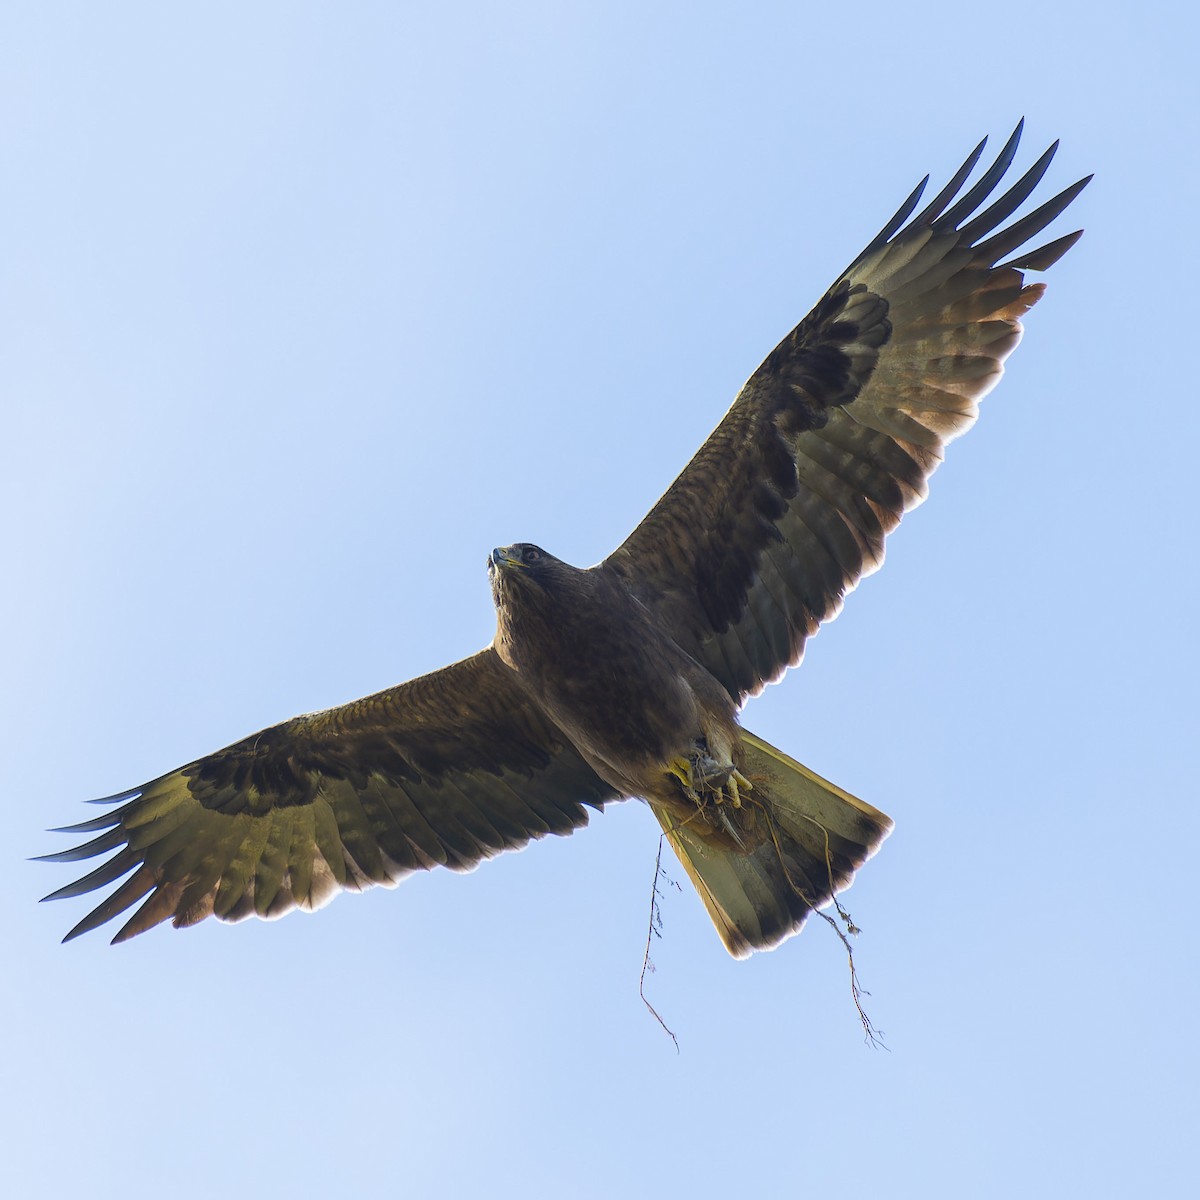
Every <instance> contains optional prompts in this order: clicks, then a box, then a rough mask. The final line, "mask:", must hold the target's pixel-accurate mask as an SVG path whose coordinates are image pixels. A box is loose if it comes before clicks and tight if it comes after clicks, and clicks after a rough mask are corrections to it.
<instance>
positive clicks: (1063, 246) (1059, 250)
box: [1000, 229, 1083, 271]
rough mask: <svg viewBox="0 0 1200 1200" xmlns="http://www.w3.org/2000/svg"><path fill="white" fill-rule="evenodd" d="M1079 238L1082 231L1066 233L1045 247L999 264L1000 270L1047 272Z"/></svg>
mask: <svg viewBox="0 0 1200 1200" xmlns="http://www.w3.org/2000/svg"><path fill="white" fill-rule="evenodd" d="M1081 237H1083V230H1082V229H1076V230H1075V232H1074V233H1068V234H1066V235H1065V236H1063V237H1060V238H1056V239H1055V240H1054V241H1052V242H1047V243H1046V245H1044V246H1039V247H1038V249H1036V250H1031V251H1030V252H1029V253H1028V254H1018V255H1017V257H1016V258H1010V259H1009V260H1008V262H1003V263H1001V264H1000V268H1004V267H1016V268H1017V269H1018V270H1025V271H1048V270H1049V269H1050V268H1051V267H1052V266H1054V264H1055V263H1056V262H1058V260H1059V259H1060V258H1062V256H1063V255H1064V254H1066V252H1067V251H1068V250H1070V248H1071V247H1072V246H1073V245H1075V243H1076V242H1077V241H1079V239H1080V238H1081Z"/></svg>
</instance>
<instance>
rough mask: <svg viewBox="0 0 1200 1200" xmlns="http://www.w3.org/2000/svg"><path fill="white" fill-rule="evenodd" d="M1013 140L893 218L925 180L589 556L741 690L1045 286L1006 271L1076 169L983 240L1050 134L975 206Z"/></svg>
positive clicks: (971, 407) (1010, 205)
mask: <svg viewBox="0 0 1200 1200" xmlns="http://www.w3.org/2000/svg"><path fill="white" fill-rule="evenodd" d="M1020 134H1021V125H1018V126H1017V129H1016V131H1015V132H1014V133H1013V135H1012V137H1011V138H1010V139H1009V141H1008V143H1007V144H1006V145H1005V147H1004V149H1003V150H1002V151H1001V153H1000V156H999V158H998V159H997V160H996V162H995V163H994V164H993V165H992V166H991V167H990V168H989V169H988V170H987V171H986V172H985V173H984V174H983V176H982V177H981V178H980V179H979V181H978V182H977V183H976V184H974V186H972V187H971V188H970V189H969V190H968V191H966V192H965V193H964V195H963V196H962V197H961V198H960V199H957V200H956V199H955V197H956V196H957V194H958V192H959V190H960V188H962V186H963V184H964V183H965V181H966V179H967V177H968V176H969V175H970V173H971V171H972V170H973V168H974V166H975V164H976V162H977V161H978V159H979V156H980V154H981V153H982V151H983V147H984V144H985V142H986V139H985V140H984V142H981V143H980V144H979V145H978V146H977V147H976V148H975V151H974V152H973V153H972V154H971V156H970V157H969V158H968V159H967V161H966V162H965V163H964V164H963V165H962V167H961V168H960V169H959V171H958V172H957V173H956V174H955V176H954V178H953V179H952V180H951V181H950V183H949V184H948V185H947V186H946V187H945V188H944V189H943V190H942V191H941V192H940V193H939V195H938V196H937V197H936V198H935V199H934V200H933V201H932V202H931V203H930V204H929V205H928V207H926V208H925V209H923V210H922V211H921V212H920V213H918V214H917V215H916V216H915V217H912V219H911V220H908V218H909V217H910V216H911V214H912V212H913V211H914V209H915V208H916V206H917V202H918V200H919V199H920V196H921V193H922V190H923V189H924V187H925V183H927V182H928V177H926V180H925V181H923V182H922V183H921V184H920V185H919V186H918V187H917V189H916V190H915V191H914V192H913V194H912V195H911V196H909V198H908V200H907V201H906V202H905V204H904V205H903V207H902V208H901V209H900V211H899V212H898V213H897V214H896V215H895V217H893V218H892V220H891V221H890V222H889V223H888V224H887V226H886V227H885V228H884V229H883V230H882V231H881V232H880V234H879V236H878V237H876V238H875V240H874V241H872V242H871V244H870V245H869V246H868V247H867V248H866V249H865V250H864V251H863V252H862V254H860V255H859V257H858V258H857V259H856V260H855V261H854V263H853V264H852V265H851V266H850V267H849V268H848V269H847V270H846V272H845V273H844V274H843V275H842V277H841V278H840V279H839V280H838V281H837V282H836V283H835V284H834V285H833V287H832V288H830V290H829V291H828V292H827V293H826V294H825V296H824V298H823V299H822V300H821V301H820V303H819V304H818V305H817V306H816V308H814V309H813V311H812V312H811V313H809V315H808V316H807V317H805V319H804V320H803V321H802V322H801V323H800V324H799V325H798V326H797V327H796V328H795V329H794V330H793V331H792V332H791V333H790V334H788V336H787V337H786V338H784V340H783V341H782V342H781V343H780V344H779V345H778V346H777V347H776V348H775V350H773V351H772V353H771V354H770V356H769V357H768V358H767V360H766V361H765V362H764V363H763V364H762V366H761V367H759V369H758V370H757V371H755V373H754V374H753V375H752V376H751V377H750V380H749V381H748V382H747V383H746V385H745V387H744V388H743V389H742V391H741V393H740V394H739V395H738V398H737V400H736V401H735V402H734V405H733V407H732V408H731V409H730V410H729V412H728V413H727V414H726V416H725V418H724V420H722V422H721V424H720V425H718V426H717V428H716V430H715V431H714V432H713V434H712V436H711V437H710V438H709V439H708V441H707V442H705V444H704V446H703V447H702V448H701V449H700V451H699V452H698V453H697V454H696V456H695V458H693V459H692V461H691V462H690V463H689V464H688V465H687V467H686V468H685V469H684V471H683V473H682V474H681V475H680V476H679V478H678V479H676V480H675V482H674V483H673V484H672V485H671V487H670V488H669V490H668V491H667V492H666V494H665V495H664V496H663V497H662V499H661V500H660V501H659V502H658V503H657V504H656V505H655V507H654V508H653V509H652V510H651V512H650V513H649V515H648V516H647V517H646V518H645V520H644V521H642V523H641V524H640V525H639V526H638V527H637V529H636V530H634V532H633V533H632V534H631V535H630V537H629V538H628V540H627V541H626V542H625V543H624V544H623V545H622V546H621V547H620V548H619V549H618V550H616V551H615V553H613V554H612V555H611V556H610V557H609V558H608V559H606V560H605V562H604V563H603V564H602V569H604V570H608V571H614V572H616V573H618V574H619V575H620V576H622V578H623V579H624V580H625V582H626V583H627V584H628V585H629V586H631V587H632V588H633V589H634V590H635V591H636V592H637V593H638V594H639V595H640V596H641V597H642V599H643V600H644V601H646V602H647V603H648V604H650V605H651V607H653V608H654V609H656V610H657V611H658V613H659V615H660V617H661V618H662V620H663V621H664V622H665V623H666V625H667V626H668V628H670V629H671V630H672V634H673V636H674V637H675V638H676V640H677V641H679V642H680V644H681V645H683V646H684V648H685V649H687V650H688V651H689V652H690V653H691V654H692V655H693V656H694V657H696V658H697V659H698V660H699V661H700V662H702V663H703V664H704V665H705V666H706V667H707V668H708V669H709V670H710V671H711V672H712V673H713V674H714V675H716V676H717V678H718V679H720V680H721V681H722V683H724V685H725V686H726V688H728V690H729V692H730V693H731V695H733V696H735V697H736V698H738V699H739V700H740V699H743V698H744V697H746V696H748V695H753V694H755V693H756V692H758V691H760V690H761V689H762V687H763V686H764V685H765V684H766V683H768V682H770V681H772V680H774V679H777V678H778V677H779V676H780V675H781V674H782V673H783V671H784V670H786V668H787V667H789V666H791V665H793V664H795V663H796V662H798V661H799V660H800V656H801V655H802V653H803V650H804V643H805V640H806V639H807V638H808V637H810V636H811V635H812V634H813V633H815V632H816V629H817V627H818V625H820V624H821V622H823V621H828V620H830V619H831V618H832V617H834V616H836V615H837V613H838V611H839V610H840V608H841V605H842V600H843V597H844V596H845V594H846V593H847V592H848V591H850V590H851V589H852V588H853V587H854V586H855V584H856V583H857V582H858V580H859V579H861V578H862V577H863V576H864V575H866V574H868V573H870V572H871V571H874V570H875V569H876V568H878V567H879V565H880V564H881V563H882V561H883V549H884V538H885V536H886V535H887V534H888V533H889V532H890V531H891V530H892V529H893V528H895V526H896V524H897V523H898V522H899V520H900V517H901V514H902V513H904V511H905V510H906V509H908V508H911V507H913V506H914V505H915V504H917V503H919V502H920V501H921V500H922V499H923V498H924V496H925V492H926V484H927V481H928V479H929V476H930V475H931V474H932V473H933V471H934V470H935V469H936V467H937V466H938V464H939V463H940V461H941V458H942V450H943V447H944V446H945V445H946V443H947V442H949V441H950V440H951V439H952V438H954V437H957V436H958V435H959V434H961V433H963V432H964V431H965V430H967V429H968V428H970V426H971V425H972V424H973V423H974V421H975V417H976V415H977V412H978V410H977V407H976V406H977V403H978V401H979V400H980V398H981V397H982V396H983V395H984V394H985V393H986V392H988V391H989V390H990V389H991V388H992V387H993V386H994V385H995V384H996V382H997V380H998V379H999V378H1000V374H1001V371H1002V365H1001V364H1002V363H1003V361H1004V359H1005V358H1006V357H1007V356H1008V354H1009V353H1010V352H1011V351H1012V349H1013V347H1014V346H1016V344H1017V342H1018V341H1019V340H1020V337H1021V325H1020V320H1019V318H1020V317H1021V316H1022V315H1023V314H1024V313H1025V312H1026V311H1028V309H1029V308H1030V307H1031V306H1032V305H1033V304H1034V303H1035V302H1036V301H1037V300H1038V299H1039V297H1040V296H1041V294H1042V291H1043V290H1044V287H1043V285H1041V284H1033V285H1025V283H1024V277H1023V275H1022V273H1021V272H1022V270H1023V269H1030V270H1045V269H1046V268H1047V267H1049V266H1051V265H1052V264H1053V263H1054V262H1055V261H1056V260H1057V259H1058V258H1059V257H1060V256H1061V255H1063V254H1064V253H1065V252H1066V251H1067V250H1068V249H1070V247H1071V246H1072V245H1073V244H1074V243H1075V241H1076V240H1077V239H1078V238H1079V236H1080V233H1078V232H1076V233H1072V234H1068V235H1067V236H1066V237H1061V238H1059V239H1057V240H1056V241H1053V242H1050V243H1048V244H1047V245H1043V246H1041V247H1039V248H1038V249H1035V250H1024V249H1022V247H1024V246H1025V245H1026V244H1027V243H1028V242H1029V241H1030V240H1031V239H1033V238H1036V236H1037V235H1038V234H1039V233H1040V232H1041V231H1042V229H1044V228H1045V227H1046V226H1047V225H1048V224H1049V223H1050V222H1051V221H1052V220H1053V219H1054V218H1055V217H1056V216H1058V214H1059V213H1061V212H1062V210H1063V209H1064V208H1066V206H1067V205H1068V204H1070V202H1071V201H1072V200H1073V199H1074V198H1075V197H1076V196H1077V195H1078V194H1079V192H1080V191H1081V190H1082V189H1083V187H1084V186H1085V185H1086V184H1087V182H1088V180H1087V179H1084V180H1081V181H1080V182H1079V183H1076V184H1074V185H1073V186H1072V187H1069V188H1067V189H1066V190H1065V191H1063V192H1060V193H1059V194H1058V195H1057V196H1055V197H1053V198H1052V199H1050V200H1048V201H1047V202H1046V203H1045V204H1043V205H1042V206H1041V207H1040V208H1037V209H1036V210H1035V211H1033V212H1031V213H1030V214H1029V215H1028V216H1025V217H1023V218H1021V219H1020V220H1017V221H1015V222H1014V223H1012V224H1011V225H1009V226H1008V227H1007V228H1002V229H1000V230H999V232H995V231H996V230H997V229H998V227H1000V226H1002V225H1003V223H1004V222H1005V221H1007V220H1008V218H1009V217H1011V216H1012V214H1013V212H1015V210H1016V209H1017V208H1018V207H1019V206H1020V205H1021V204H1022V203H1023V202H1024V200H1025V199H1026V198H1027V197H1028V196H1029V195H1030V194H1031V193H1032V191H1033V190H1034V188H1035V187H1036V186H1037V184H1038V182H1039V180H1040V179H1041V178H1042V176H1043V174H1044V173H1045V171H1046V168H1047V167H1048V166H1049V164H1050V160H1051V158H1052V157H1053V156H1054V152H1055V150H1056V149H1057V146H1058V143H1057V142H1056V143H1055V144H1054V145H1053V146H1051V147H1050V149H1049V150H1047V151H1046V153H1045V154H1043V155H1042V157H1041V158H1040V159H1038V161H1037V162H1036V163H1035V164H1034V165H1033V167H1032V168H1030V170H1029V171H1028V172H1027V173H1026V174H1025V175H1024V176H1022V177H1021V179H1019V180H1018V181H1017V182H1016V183H1015V184H1013V186H1012V187H1011V189H1010V190H1009V191H1007V192H1006V193H1004V194H1003V195H1001V196H1000V197H999V199H997V200H996V201H995V202H994V203H993V204H992V205H991V206H990V207H988V208H986V209H984V211H982V212H979V213H977V212H976V210H977V209H978V208H979V207H980V205H982V204H983V203H984V202H985V200H986V199H987V198H988V196H989V195H990V194H991V193H992V191H993V190H994V189H995V188H996V186H997V184H998V183H999V181H1000V179H1001V177H1002V176H1003V175H1004V174H1005V172H1006V171H1007V169H1008V167H1009V165H1010V163H1011V162H1012V159H1013V155H1014V154H1015V152H1016V148H1017V143H1018V141H1019V139H1020ZM1089 178H1090V177H1089ZM905 221H908V223H907V224H904V222H905ZM902 226H903V228H901V227H902ZM897 231H898V232H897ZM1010 255H1015V257H1012V258H1009V257H1008V256H1010ZM1006 258H1007V259H1008V261H1007V262H1001V260H1003V259H1006ZM998 263H999V264H1001V265H999V266H998V265H996V264H998Z"/></svg>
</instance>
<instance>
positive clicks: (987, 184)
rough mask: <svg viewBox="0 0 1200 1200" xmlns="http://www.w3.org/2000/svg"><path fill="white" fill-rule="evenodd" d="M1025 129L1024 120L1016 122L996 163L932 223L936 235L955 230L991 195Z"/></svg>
mask: <svg viewBox="0 0 1200 1200" xmlns="http://www.w3.org/2000/svg"><path fill="white" fill-rule="evenodd" d="M1024 128H1025V118H1024V117H1022V118H1021V119H1020V120H1019V121H1018V122H1017V127H1016V129H1014V130H1013V131H1012V133H1011V134H1010V135H1009V139H1008V141H1007V142H1005V143H1004V145H1003V147H1002V148H1001V150H1000V153H999V154H998V155H996V161H995V162H994V163H992V165H991V166H990V167H988V169H987V170H986V171H984V173H983V174H982V175H981V176H980V177H979V181H978V182H977V183H976V184H975V186H974V187H972V188H971V189H970V191H968V192H965V193H964V194H963V196H962V198H961V199H960V200H959V201H958V202H957V203H956V204H954V205H952V206H951V207H950V208H948V209H947V210H946V211H945V212H944V213H942V215H941V216H940V217H938V219H937V220H936V221H934V222H933V228H934V230H935V231H936V232H938V233H944V232H945V231H946V230H949V229H955V228H957V226H958V223H959V221H961V220H963V218H964V217H968V216H970V214H971V213H973V212H974V211H975V209H976V208H977V207H978V205H979V204H980V202H981V201H982V200H983V199H984V198H985V197H986V196H988V195H990V194H991V191H992V189H993V188H994V187H995V186H996V184H997V183H999V182H1000V180H1001V179H1002V178H1003V177H1004V173H1005V172H1006V171H1007V170H1008V168H1009V167H1010V166H1012V160H1013V159H1014V158H1015V157H1016V153H1017V146H1018V145H1019V144H1020V142H1021V133H1022V131H1023V130H1024Z"/></svg>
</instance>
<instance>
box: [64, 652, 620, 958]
mask: <svg viewBox="0 0 1200 1200" xmlns="http://www.w3.org/2000/svg"><path fill="white" fill-rule="evenodd" d="M615 796H616V793H615V792H614V791H613V789H612V788H611V787H609V786H608V785H607V784H605V783H603V782H602V781H601V780H600V778H599V777H598V776H597V775H596V774H595V773H594V772H593V771H592V769H591V768H590V767H589V766H588V765H587V764H586V763H585V762H584V761H583V759H582V758H580V757H579V755H578V753H577V752H576V751H575V749H574V748H573V747H572V746H571V745H570V744H569V743H568V742H567V741H566V739H565V737H564V736H563V734H562V733H561V732H560V731H559V730H558V729H557V728H556V727H555V726H554V725H553V724H551V723H550V722H549V721H548V720H547V719H546V718H545V717H544V716H542V715H541V714H540V713H539V712H538V711H537V710H536V709H535V708H533V707H532V705H531V704H530V703H529V702H528V701H527V700H526V698H525V695H524V693H523V692H522V691H521V690H520V688H519V686H518V685H517V683H516V682H515V680H514V678H513V676H512V673H511V672H510V671H509V670H508V668H507V667H505V666H504V664H503V663H501V662H500V660H499V659H498V658H497V657H496V655H495V653H494V652H493V651H492V650H491V649H487V650H483V651H481V652H480V653H479V654H476V655H475V656H474V657H472V658H467V659H464V660H463V661H462V662H458V663H455V664H454V665H453V666H450V667H446V668H444V669H443V670H441V671H435V672H433V673H432V674H430V675H424V676H422V677H421V678H419V679H414V680H412V681H410V682H409V683H404V684H401V685H400V686H399V687H395V688H391V689H389V690H388V691H385V692H379V693H378V694H376V695H374V696H368V697H367V698H366V699H363V700H358V701H356V702H355V703H353V704H347V705H345V706H344V707H342V708H334V709H329V710H328V711H326V712H320V713H313V714H311V715H309V716H303V717H296V718H295V719H294V720H291V721H285V722H284V723H283V724H282V725H276V726H274V727H272V728H271V729H264V730H263V731H262V732H261V733H259V734H256V735H255V736H253V737H248V738H245V739H244V740H243V741H240V742H238V743H236V744H235V745H233V746H229V747H227V748H226V749H224V750H218V751H217V752H216V753H215V754H210V755H209V756H208V757H207V758H202V759H199V760H197V761H196V762H194V763H190V764H189V765H188V766H186V767H181V768H180V769H179V770H177V771H172V772H171V773H170V774H169V775H164V776H162V777H161V778H159V779H156V780H154V781H153V782H152V783H148V784H146V785H145V786H144V787H141V788H137V789H135V790H134V791H131V792H125V793H123V794H122V795H119V796H112V797H110V798H109V799H108V800H106V801H98V803H112V804H119V805H120V807H118V808H114V809H111V810H110V811H109V812H107V813H105V814H104V815H103V816H100V817H97V818H95V819H94V820H91V821H84V822H82V823H81V824H78V825H72V826H68V827H67V828H66V829H64V830H61V831H58V832H66V833H95V832H97V831H101V830H103V832H101V833H100V835H99V836H98V837H96V838H94V839H93V840H92V841H89V842H87V843H86V844H85V845H82V846H79V847H77V848H75V849H73V850H67V851H64V852H62V853H60V854H48V855H45V858H47V859H49V860H51V861H56V862H74V861H76V860H79V859H87V858H92V857H94V856H96V855H100V854H104V853H107V852H109V851H114V850H115V851H116V854H114V855H113V857H112V858H110V859H109V860H108V861H107V862H105V863H104V864H103V865H102V866H100V867H98V868H97V869H96V870H94V871H92V872H91V874H89V875H86V876H84V877H83V878H82V879H80V880H78V881H77V882H76V883H73V884H69V885H68V886H67V887H64V888H61V889H59V891H57V892H54V893H53V894H52V895H50V896H47V897H46V899H47V900H54V899H61V898H64V897H67V896H78V895H80V894H82V893H83V892H89V891H92V890H94V889H96V888H102V887H106V886H107V885H109V884H111V883H114V882H115V881H116V880H118V879H120V878H121V876H123V875H125V874H127V873H128V872H130V871H132V872H133V874H132V875H130V876H129V878H128V879H127V880H125V882H124V883H122V884H121V885H120V886H119V887H118V888H117V889H116V890H115V891H114V892H112V894H111V895H109V896H108V897H107V898H106V899H105V900H104V901H103V903H101V904H100V905H99V906H98V907H97V908H96V909H95V910H94V911H92V912H91V913H89V914H88V915H87V916H86V917H85V918H84V919H83V920H82V921H80V922H79V924H78V925H76V926H75V928H74V929H72V930H71V932H70V933H69V934H67V938H66V939H64V940H69V939H70V938H73V937H76V936H77V935H78V934H81V933H86V932H87V931H88V930H90V929H94V928H96V926H98V925H101V924H103V923H104V922H105V921H108V920H110V919H111V918H112V917H115V916H116V915H117V914H118V913H121V912H124V911H125V910H126V909H128V908H129V907H130V906H132V905H133V904H136V903H137V902H138V901H139V900H140V901H142V904H141V907H140V908H138V910H137V912H135V913H134V915H133V916H132V917H131V918H130V919H129V921H127V922H126V924H125V925H124V926H123V927H122V929H121V930H120V931H119V932H118V933H117V935H116V937H115V938H114V939H113V941H114V942H120V941H124V940H125V939H127V938H130V937H133V936H134V935H135V934H138V933H141V932H143V931H144V930H146V929H149V928H150V927H151V926H153V925H157V924H158V923H159V922H160V921H165V920H166V919H167V918H168V917H170V918H172V919H173V921H174V923H175V925H176V926H182V925H192V924H194V923H195V922H197V921H200V920H202V919H203V918H204V917H207V916H208V915H209V914H212V913H215V914H216V915H217V916H218V917H220V918H221V919H222V920H227V921H236V920H240V919H241V918H243V917H248V916H251V915H254V914H257V915H258V916H260V917H275V916H279V915H281V914H283V913H285V912H288V911H289V910H291V909H293V908H296V907H300V908H307V909H312V908H317V907H319V906H320V905H321V904H323V903H325V901H327V900H328V899H330V897H331V896H332V895H333V894H334V893H335V892H337V891H338V890H339V889H340V888H350V889H354V890H359V889H362V888H365V887H369V886H371V885H372V884H376V883H379V884H384V885H387V886H391V885H394V884H395V883H396V882H397V881H398V880H399V879H401V878H402V877H403V876H405V875H408V874H409V873H410V872H412V871H420V870H427V869H429V868H431V867H434V866H439V865H443V866H447V867H450V868H452V869H454V870H470V869H471V868H472V867H474V866H475V865H476V864H477V863H478V862H480V860H482V859H484V858H491V857H492V856H493V855H495V854H497V853H499V852H500V851H501V850H508V849H512V848H514V847H518V846H523V845H525V843H526V842H528V841H529V840H530V839H531V838H537V837H542V836H544V835H545V834H547V833H558V834H567V833H570V832H572V830H575V829H578V828H579V827H580V826H581V825H586V824H587V812H586V810H585V808H584V806H585V805H590V806H591V807H593V808H600V807H602V806H603V804H604V803H605V801H607V800H611V799H613V798H614V797H615Z"/></svg>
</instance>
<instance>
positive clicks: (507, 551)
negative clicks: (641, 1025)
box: [488, 546, 525, 568]
mask: <svg viewBox="0 0 1200 1200" xmlns="http://www.w3.org/2000/svg"><path fill="white" fill-rule="evenodd" d="M524 565H525V564H524V563H523V562H522V561H521V559H520V557H519V556H518V555H516V554H514V553H513V552H512V547H511V546H497V547H496V549H495V550H493V551H492V554H491V557H490V558H489V559H488V566H489V567H501V568H503V567H523V566H524Z"/></svg>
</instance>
